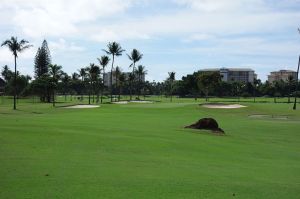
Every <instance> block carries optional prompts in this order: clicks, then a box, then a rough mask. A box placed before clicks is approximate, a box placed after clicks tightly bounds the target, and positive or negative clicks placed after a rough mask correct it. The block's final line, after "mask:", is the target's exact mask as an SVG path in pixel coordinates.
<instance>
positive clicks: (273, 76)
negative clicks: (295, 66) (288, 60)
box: [268, 70, 297, 83]
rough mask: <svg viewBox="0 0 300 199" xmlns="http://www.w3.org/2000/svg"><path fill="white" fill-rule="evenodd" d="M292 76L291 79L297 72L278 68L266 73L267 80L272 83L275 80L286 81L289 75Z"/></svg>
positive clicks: (295, 76) (294, 77)
mask: <svg viewBox="0 0 300 199" xmlns="http://www.w3.org/2000/svg"><path fill="white" fill-rule="evenodd" d="M290 76H291V77H292V78H293V80H295V79H296V78H297V72H295V71H292V70H279V71H273V72H271V73H270V75H268V81H269V82H270V83H273V82H275V81H280V80H283V81H288V79H289V77H290Z"/></svg>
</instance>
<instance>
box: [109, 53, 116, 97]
mask: <svg viewBox="0 0 300 199" xmlns="http://www.w3.org/2000/svg"><path fill="white" fill-rule="evenodd" d="M114 62H115V55H113V60H112V63H111V71H110V102H112V101H113V82H112V79H113V68H114Z"/></svg>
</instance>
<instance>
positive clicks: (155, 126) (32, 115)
mask: <svg viewBox="0 0 300 199" xmlns="http://www.w3.org/2000/svg"><path fill="white" fill-rule="evenodd" d="M175 101H176V102H174V103H168V102H162V103H154V104H127V105H115V104H112V105H110V104H107V105H102V106H101V108H96V109H78V110H73V109H72V110H71V109H63V108H52V107H51V104H39V103H35V104H32V103H30V100H29V101H28V102H24V103H22V102H19V110H18V111H12V110H11V104H8V103H5V104H4V105H1V106H0V187H1V188H0V198H180V199H182V198H211V199H214V198H221V199H224V198H243V199H255V198H257V199H261V198H264V199H268V198H270V199H274V198H278V199H279V198H280V199H282V198H289V199H296V198H299V195H300V172H299V171H300V151H299V147H300V144H299V143H300V130H299V127H300V111H299V110H298V111H293V110H291V105H288V104H282V103H280V104H272V103H256V104H254V103H244V104H245V105H247V106H248V107H247V108H243V109H234V110H220V109H218V110H217V109H206V108H203V107H201V106H199V105H198V103H199V102H197V103H195V102H194V100H189V99H185V100H182V103H181V102H180V100H179V99H175ZM251 114H268V115H272V114H273V115H288V116H289V118H293V119H292V120H272V119H270V118H267V119H262V118H259V119H255V118H249V117H248V115H251ZM202 117H213V118H215V119H216V120H217V121H218V123H219V125H220V127H221V128H222V129H224V130H225V132H226V136H215V135H213V134H210V133H209V132H208V131H197V130H189V129H184V128H183V127H184V126H186V125H189V124H191V123H193V122H195V121H197V120H198V119H199V118H202Z"/></svg>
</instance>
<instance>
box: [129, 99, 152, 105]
mask: <svg viewBox="0 0 300 199" xmlns="http://www.w3.org/2000/svg"><path fill="white" fill-rule="evenodd" d="M130 102H133V103H141V104H152V103H153V102H152V101H145V100H132V101H130Z"/></svg>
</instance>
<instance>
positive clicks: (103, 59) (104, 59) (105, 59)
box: [97, 55, 110, 104]
mask: <svg viewBox="0 0 300 199" xmlns="http://www.w3.org/2000/svg"><path fill="white" fill-rule="evenodd" d="M97 59H98V61H99V64H100V65H101V66H102V81H103V83H102V90H101V104H102V98H103V92H104V75H105V67H106V66H107V64H108V63H109V61H110V59H109V57H108V56H106V55H104V56H101V58H100V59H99V58H97Z"/></svg>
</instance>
